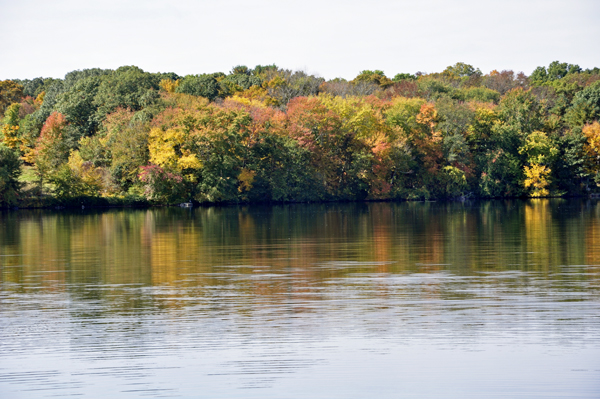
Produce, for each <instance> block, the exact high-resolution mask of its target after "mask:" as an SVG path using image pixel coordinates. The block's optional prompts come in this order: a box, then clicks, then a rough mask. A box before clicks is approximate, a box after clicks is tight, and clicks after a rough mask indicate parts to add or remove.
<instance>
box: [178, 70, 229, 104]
mask: <svg viewBox="0 0 600 399" xmlns="http://www.w3.org/2000/svg"><path fill="white" fill-rule="evenodd" d="M219 88H220V85H219V82H218V81H217V77H216V76H215V75H214V74H203V75H187V76H185V77H184V78H183V79H181V80H180V81H179V86H178V87H177V89H176V90H175V91H176V92H177V93H185V94H191V95H193V96H201V97H204V98H208V99H209V100H210V101H213V100H214V99H215V98H217V96H218V95H219Z"/></svg>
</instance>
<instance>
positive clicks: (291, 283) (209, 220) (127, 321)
mask: <svg viewBox="0 0 600 399" xmlns="http://www.w3.org/2000/svg"><path fill="white" fill-rule="evenodd" d="M0 226H1V228H0V271H1V274H0V278H1V280H0V398H11V399H12V398H15V399H19V398H28V399H29V398H55V397H58V398H67V397H71V396H73V397H85V398H88V397H89V398H97V397H110V398H115V399H117V398H138V397H167V398H171V397H173V398H175V397H177V398H238V397H239V398H307V397H308V398H372V397H377V398H508V397H510V398H554V397H561V398H564V397H568V398H599V397H600V203H599V202H596V201H583V200H531V201H496V202H473V203H465V204H460V203H451V204H444V203H399V204H393V203H373V204H337V205H335V204H334V205H288V206H268V207H267V206H265V207H259V206H253V207H221V208H200V209H193V210H187V209H151V210H109V211H96V210H87V209H86V210H82V211H77V212H65V211H62V212H49V211H18V212H10V213H8V212H5V213H0Z"/></svg>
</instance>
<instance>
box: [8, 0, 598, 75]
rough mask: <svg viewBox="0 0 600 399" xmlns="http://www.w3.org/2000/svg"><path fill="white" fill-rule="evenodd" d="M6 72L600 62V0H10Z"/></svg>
mask: <svg viewBox="0 0 600 399" xmlns="http://www.w3.org/2000/svg"><path fill="white" fill-rule="evenodd" d="M0 16H1V18H0V79H9V78H21V79H24V78H30V79H31V78H34V77H38V76H43V77H56V78H62V77H64V75H65V74H66V73H67V72H69V71H72V70H76V69H85V68H111V69H114V68H118V67H119V66H122V65H136V66H138V67H140V68H142V69H143V70H146V71H150V72H176V73H178V74H180V75H186V74H197V73H208V72H218V71H220V72H229V71H230V70H231V68H232V67H233V66H235V65H240V64H241V65H247V66H249V67H254V66H255V65H257V64H263V65H264V64H272V63H275V64H277V65H278V66H279V67H283V68H288V69H294V70H297V69H301V70H304V71H306V72H308V73H313V74H317V75H319V76H322V77H324V78H326V79H332V78H335V77H343V78H347V79H352V78H353V77H354V76H356V75H357V74H358V73H359V72H360V71H362V70H364V69H380V70H383V71H384V72H385V73H386V74H387V75H388V76H390V77H393V76H394V75H395V74H396V73H399V72H410V73H415V72H417V71H423V72H439V71H442V70H443V69H444V68H445V67H446V66H448V65H452V64H454V63H456V62H459V61H461V62H466V63H468V64H471V65H473V66H475V67H478V68H480V69H481V71H482V72H484V73H488V72H489V71H491V70H492V69H498V70H502V69H512V70H514V71H516V72H519V71H523V72H525V73H526V74H528V75H529V74H530V73H531V72H532V71H533V69H535V67H536V66H539V65H544V66H546V65H548V64H549V63H550V62H552V61H554V60H560V61H561V62H569V63H573V64H579V65H580V66H581V67H582V68H592V67H595V66H598V67H600V22H599V21H600V1H599V0H569V1H564V0H501V1H484V0H456V1H452V0H420V1H415V0H411V1H405V0H396V1H391V0H371V1H366V0H361V1H355V0H334V1H329V0H318V1H317V0H303V1H296V0H288V1H286V0H245V1H241V0H197V1H193V0H180V1H178V0H171V1H165V0H104V1H98V0H0Z"/></svg>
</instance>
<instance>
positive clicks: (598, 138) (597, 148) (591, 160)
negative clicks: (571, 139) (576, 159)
mask: <svg viewBox="0 0 600 399" xmlns="http://www.w3.org/2000/svg"><path fill="white" fill-rule="evenodd" d="M582 132H583V135H584V136H585V138H586V141H585V143H584V145H583V151H584V155H585V158H586V169H587V171H588V173H590V174H591V175H592V176H594V178H595V180H596V184H597V185H598V186H600V123H598V121H595V122H594V123H591V124H588V125H585V126H584V127H583V129H582Z"/></svg>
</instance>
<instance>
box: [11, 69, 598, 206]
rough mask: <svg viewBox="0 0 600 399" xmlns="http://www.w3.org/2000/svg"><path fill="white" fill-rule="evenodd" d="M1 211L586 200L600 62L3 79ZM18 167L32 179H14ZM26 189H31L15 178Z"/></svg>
mask: <svg viewBox="0 0 600 399" xmlns="http://www.w3.org/2000/svg"><path fill="white" fill-rule="evenodd" d="M0 111H1V116H2V118H1V122H0V129H1V130H0V197H1V198H0V204H2V205H14V204H17V203H18V202H19V201H24V198H27V196H28V195H29V196H31V195H33V194H31V193H36V195H37V197H36V198H43V197H44V196H46V197H49V198H55V199H57V200H59V201H66V202H68V201H72V200H73V199H76V198H80V199H81V198H84V199H87V200H90V198H96V199H111V198H112V199H115V198H117V199H118V198H126V197H127V198H138V199H140V200H144V201H149V202H151V203H159V204H167V203H177V202H181V201H188V200H192V201H197V202H240V201H242V202H243V201H322V200H325V201H329V200H362V199H423V198H455V197H468V196H473V197H506V196H548V195H565V194H570V195H581V194H586V193H588V192H596V191H598V190H599V188H598V187H599V185H600V160H599V159H600V155H599V154H600V144H599V142H600V128H599V126H600V125H598V120H599V119H600V70H599V69H598V68H595V69H592V70H582V69H581V68H580V67H579V66H577V65H572V64H568V63H561V62H558V61H555V62H552V63H551V64H550V65H549V66H547V67H545V66H540V67H538V68H536V69H535V70H534V71H533V73H532V74H531V75H530V76H529V77H528V76H526V75H525V74H523V73H519V74H515V73H514V72H513V71H507V70H503V71H496V70H494V71H492V72H490V73H489V74H486V75H484V74H483V73H482V72H481V71H480V70H479V69H477V68H475V67H474V66H472V65H469V64H466V63H461V62H459V63H456V64H454V65H451V66H449V67H447V68H446V69H445V70H444V71H442V72H439V73H430V74H423V73H416V74H409V73H398V74H396V75H395V76H394V77H393V79H390V78H388V77H387V76H386V75H385V73H384V72H383V71H380V70H364V71H362V72H360V73H359V74H358V75H357V76H356V78H354V79H353V80H351V81H347V80H344V79H341V78H337V79H332V80H329V81H327V80H325V79H323V78H321V77H317V76H313V75H310V74H307V73H305V72H302V71H291V70H286V69H281V68H279V67H277V66H276V65H266V66H261V65H258V66H256V67H255V68H249V67H247V66H244V65H238V66H235V67H233V68H232V69H231V71H230V72H229V73H228V74H226V73H222V72H218V73H205V74H197V75H187V76H183V77H182V76H179V75H177V74H176V73H173V72H170V73H148V72H145V71H143V70H142V69H140V68H138V67H135V66H126V67H121V68H119V69H117V70H104V69H86V70H81V71H73V72H70V73H68V74H67V75H66V76H65V78H64V79H49V78H35V79H32V80H5V81H2V82H0ZM22 170H27V171H28V176H35V178H34V179H33V180H31V179H30V180H27V179H25V180H23V181H21V180H19V179H22V178H20V177H19V176H20V174H21V171H22ZM23 182H25V183H27V184H25V185H24V184H23Z"/></svg>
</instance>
